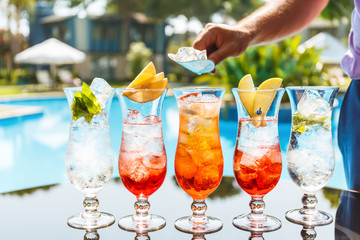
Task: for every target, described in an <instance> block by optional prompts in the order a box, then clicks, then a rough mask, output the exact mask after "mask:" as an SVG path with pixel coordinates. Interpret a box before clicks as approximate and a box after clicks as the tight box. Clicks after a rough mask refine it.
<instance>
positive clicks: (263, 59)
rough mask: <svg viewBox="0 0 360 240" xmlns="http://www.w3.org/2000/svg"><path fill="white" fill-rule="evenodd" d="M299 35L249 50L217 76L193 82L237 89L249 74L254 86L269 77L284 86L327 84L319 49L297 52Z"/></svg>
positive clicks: (224, 64)
mask: <svg viewBox="0 0 360 240" xmlns="http://www.w3.org/2000/svg"><path fill="white" fill-rule="evenodd" d="M300 41H301V36H300V35H298V36H295V37H292V38H288V39H285V40H284V41H282V42H279V43H277V44H275V43H273V44H268V45H264V46H259V47H251V48H249V49H247V50H246V52H245V53H244V54H242V55H241V56H239V57H237V58H228V59H226V60H225V61H223V62H222V63H221V64H219V65H218V66H217V68H216V74H215V75H210V74H205V75H202V76H199V77H197V78H195V82H196V83H208V84H216V85H221V84H222V85H224V87H227V88H228V89H230V88H232V87H237V85H238V83H239V80H240V79H241V78H242V77H243V76H244V75H246V74H248V73H250V74H251V76H252V77H253V79H254V83H255V85H256V86H259V85H260V83H261V82H263V81H264V80H266V79H268V78H270V77H280V78H282V79H283V87H286V86H290V85H297V86H307V85H328V84H329V82H328V81H327V80H328V79H327V75H326V73H324V72H323V71H322V65H321V63H320V62H319V58H320V53H321V50H317V49H315V48H309V49H307V50H306V51H304V52H299V51H298V50H297V48H298V46H299V44H300Z"/></svg>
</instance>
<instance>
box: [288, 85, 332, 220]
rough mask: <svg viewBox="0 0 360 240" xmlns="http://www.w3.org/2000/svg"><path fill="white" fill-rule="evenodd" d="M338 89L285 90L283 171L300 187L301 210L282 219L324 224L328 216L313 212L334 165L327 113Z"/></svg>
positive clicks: (293, 211)
mask: <svg viewBox="0 0 360 240" xmlns="http://www.w3.org/2000/svg"><path fill="white" fill-rule="evenodd" d="M338 90H339V88H338V87H288V88H286V91H287V93H288V95H289V98H290V103H291V111H292V124H291V136H290V142H289V147H288V152H287V168H288V171H289V175H290V177H291V179H292V180H293V181H294V182H295V183H296V184H297V185H298V186H299V187H300V188H301V190H302V191H303V193H304V196H303V197H302V204H303V207H302V208H301V209H296V210H291V211H288V212H287V213H286V219H288V220H289V221H291V222H294V223H298V224H303V225H310V226H311V225H313V226H319V225H326V224H329V223H331V222H332V221H333V218H332V216H331V215H330V214H328V213H325V212H323V211H318V210H317V209H315V206H316V203H317V198H316V196H315V194H316V192H317V191H319V190H320V189H321V188H323V187H324V186H325V185H326V183H327V182H328V181H329V180H330V178H331V176H332V174H333V171H334V164H335V156H334V148H333V142H332V135H331V114H332V107H333V102H334V99H335V96H336V94H337V92H338Z"/></svg>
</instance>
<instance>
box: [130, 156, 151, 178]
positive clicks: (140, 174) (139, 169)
mask: <svg viewBox="0 0 360 240" xmlns="http://www.w3.org/2000/svg"><path fill="white" fill-rule="evenodd" d="M128 167H129V169H127V171H128V175H129V177H130V178H131V179H132V180H133V181H134V182H142V181H146V180H147V179H148V178H149V176H150V172H149V171H148V170H147V169H146V167H145V166H144V165H143V164H142V162H141V159H139V160H138V161H133V162H132V164H129V165H128Z"/></svg>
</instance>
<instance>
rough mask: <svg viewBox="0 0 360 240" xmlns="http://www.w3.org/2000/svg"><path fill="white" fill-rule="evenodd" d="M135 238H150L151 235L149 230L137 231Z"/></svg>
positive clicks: (140, 239) (137, 239)
mask: <svg viewBox="0 0 360 240" xmlns="http://www.w3.org/2000/svg"><path fill="white" fill-rule="evenodd" d="M134 240H150V236H149V234H148V233H147V232H137V233H136V236H135V238H134Z"/></svg>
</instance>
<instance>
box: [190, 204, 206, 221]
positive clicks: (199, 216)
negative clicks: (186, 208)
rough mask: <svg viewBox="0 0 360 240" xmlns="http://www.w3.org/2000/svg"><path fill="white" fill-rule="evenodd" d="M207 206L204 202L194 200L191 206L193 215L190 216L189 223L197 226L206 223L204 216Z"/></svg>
mask: <svg viewBox="0 0 360 240" xmlns="http://www.w3.org/2000/svg"><path fill="white" fill-rule="evenodd" d="M206 209H207V206H206V203H205V200H194V201H193V203H192V204H191V210H192V211H193V215H192V216H191V221H192V222H194V223H197V224H204V223H205V222H207V217H206V216H205V212H206Z"/></svg>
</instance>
